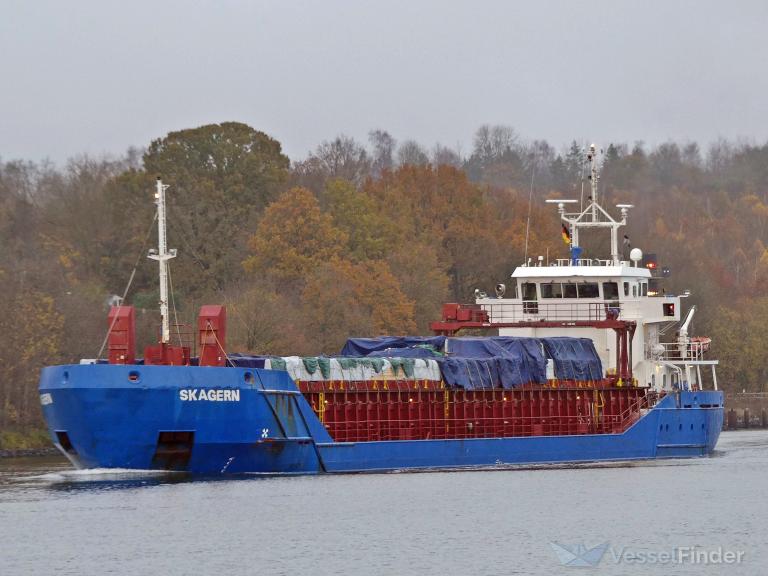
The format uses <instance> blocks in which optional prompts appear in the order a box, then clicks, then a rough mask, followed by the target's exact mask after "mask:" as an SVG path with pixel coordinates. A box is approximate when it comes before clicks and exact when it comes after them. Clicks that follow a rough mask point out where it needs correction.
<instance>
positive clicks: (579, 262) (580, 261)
mask: <svg viewBox="0 0 768 576" xmlns="http://www.w3.org/2000/svg"><path fill="white" fill-rule="evenodd" d="M555 262H557V265H558V266H616V263H615V262H614V261H613V260H601V259H600V258H577V259H576V263H575V264H574V263H573V261H572V260H571V259H570V258H558V259H557V260H556V261H555ZM619 264H622V265H626V264H627V263H626V262H620V263H619Z"/></svg>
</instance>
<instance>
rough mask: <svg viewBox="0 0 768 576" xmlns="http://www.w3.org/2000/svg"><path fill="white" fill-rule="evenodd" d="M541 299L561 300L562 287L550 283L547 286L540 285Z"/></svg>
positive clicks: (558, 284)
mask: <svg viewBox="0 0 768 576" xmlns="http://www.w3.org/2000/svg"><path fill="white" fill-rule="evenodd" d="M541 297H542V298H562V297H563V286H562V284H560V283H557V284H555V283H554V282H550V283H549V284H542V285H541Z"/></svg>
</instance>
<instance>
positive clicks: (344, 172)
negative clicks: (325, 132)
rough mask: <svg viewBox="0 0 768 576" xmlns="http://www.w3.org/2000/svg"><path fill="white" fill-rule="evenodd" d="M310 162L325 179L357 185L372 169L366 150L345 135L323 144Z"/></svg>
mask: <svg viewBox="0 0 768 576" xmlns="http://www.w3.org/2000/svg"><path fill="white" fill-rule="evenodd" d="M308 160H309V161H310V162H311V163H312V164H313V165H314V166H316V167H317V169H318V170H321V171H322V173H323V174H324V175H325V178H342V179H344V180H349V181H350V182H353V183H354V184H356V185H357V184H360V183H362V181H363V180H364V179H365V178H366V177H367V176H368V173H369V171H370V168H371V161H370V159H369V158H368V153H367V152H366V151H365V148H363V147H362V146H361V145H360V144H358V143H357V142H356V141H355V140H354V139H353V138H350V137H348V136H344V135H343V134H342V135H339V136H337V137H336V138H334V139H333V140H331V141H328V140H326V141H324V142H322V143H321V144H320V145H319V146H318V147H317V150H316V151H315V152H314V154H311V155H310V157H309V159H308Z"/></svg>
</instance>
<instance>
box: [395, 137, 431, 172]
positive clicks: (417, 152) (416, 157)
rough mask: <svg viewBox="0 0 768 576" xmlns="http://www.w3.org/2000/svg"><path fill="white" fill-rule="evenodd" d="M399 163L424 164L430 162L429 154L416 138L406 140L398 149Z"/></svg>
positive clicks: (403, 164) (399, 164)
mask: <svg viewBox="0 0 768 576" xmlns="http://www.w3.org/2000/svg"><path fill="white" fill-rule="evenodd" d="M397 164H398V166H405V165H406V164H412V165H414V166H422V165H425V164H429V156H427V152H426V150H424V148H422V146H421V144H419V143H418V142H416V141H415V140H406V141H405V142H403V143H402V144H400V147H399V148H398V149H397Z"/></svg>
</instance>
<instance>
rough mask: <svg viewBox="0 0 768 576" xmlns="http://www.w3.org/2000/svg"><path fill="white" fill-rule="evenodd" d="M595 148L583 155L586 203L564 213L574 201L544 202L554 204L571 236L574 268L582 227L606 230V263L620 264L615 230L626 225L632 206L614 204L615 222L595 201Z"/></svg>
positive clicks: (596, 170)
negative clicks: (586, 164)
mask: <svg viewBox="0 0 768 576" xmlns="http://www.w3.org/2000/svg"><path fill="white" fill-rule="evenodd" d="M597 154H598V152H597V147H596V146H595V145H594V144H592V145H590V147H589V152H588V153H587V160H588V161H589V186H590V193H591V196H590V201H589V203H588V204H587V207H586V208H583V209H582V208H581V207H579V210H580V211H579V212H567V211H566V205H567V204H576V203H578V200H566V199H557V200H546V202H547V203H548V204H557V210H558V212H559V213H560V219H561V220H562V222H563V225H567V227H568V229H569V232H570V236H571V260H572V262H573V264H574V265H575V264H576V262H577V259H578V255H579V254H581V247H580V244H579V232H580V231H581V229H582V228H584V229H586V228H603V229H605V228H608V230H609V232H610V235H611V258H610V260H609V262H610V263H611V264H612V265H613V266H618V265H619V264H620V263H621V253H620V252H619V228H621V227H622V226H625V225H626V224H627V213H628V212H629V209H630V208H632V207H633V206H632V204H617V205H616V207H617V208H619V209H620V210H621V219H619V220H617V219H615V218H614V217H613V216H611V215H610V214H609V213H608V212H607V211H606V210H605V208H603V207H602V206H601V205H600V202H599V196H598V194H599V188H598V182H599V180H600V171H599V168H598V159H597Z"/></svg>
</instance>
